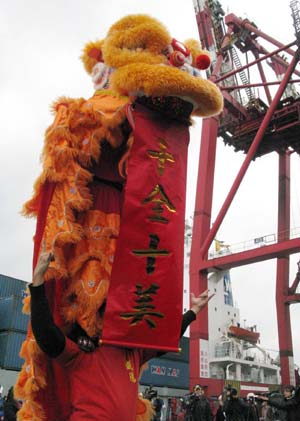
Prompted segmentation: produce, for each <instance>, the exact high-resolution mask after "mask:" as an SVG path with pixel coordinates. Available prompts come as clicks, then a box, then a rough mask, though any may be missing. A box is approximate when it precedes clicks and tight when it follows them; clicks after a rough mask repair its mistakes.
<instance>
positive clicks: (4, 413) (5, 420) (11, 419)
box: [0, 386, 22, 421]
mask: <svg viewBox="0 0 300 421" xmlns="http://www.w3.org/2000/svg"><path fill="white" fill-rule="evenodd" d="M21 405H22V404H21V402H19V401H17V400H16V399H15V398H14V388H13V386H12V387H11V388H10V389H9V390H8V393H7V395H6V396H4V397H2V392H0V421H16V420H17V412H18V411H19V409H20V408H21Z"/></svg>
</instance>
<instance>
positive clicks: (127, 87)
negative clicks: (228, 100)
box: [111, 63, 223, 117]
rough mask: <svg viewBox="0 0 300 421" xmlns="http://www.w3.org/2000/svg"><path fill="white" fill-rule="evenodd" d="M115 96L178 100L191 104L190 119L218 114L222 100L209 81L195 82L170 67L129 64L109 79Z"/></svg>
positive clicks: (198, 79) (193, 78)
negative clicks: (118, 94)
mask: <svg viewBox="0 0 300 421" xmlns="http://www.w3.org/2000/svg"><path fill="white" fill-rule="evenodd" d="M111 84H112V87H113V89H114V90H115V91H116V92H119V93H121V94H126V95H134V94H135V93H137V92H144V93H145V95H147V96H178V97H181V98H183V99H185V100H187V101H190V102H192V103H193V104H194V106H195V110H194V115H197V116H202V117H209V116H212V115H216V114H219V113H220V112H221V110H222V107H223V97H222V94H221V92H220V90H219V88H218V87H217V86H216V85H215V84H214V83H212V82H210V81H209V80H205V79H200V78H196V77H194V76H191V75H189V74H187V73H186V72H183V71H181V70H179V69H177V68H175V67H171V66H155V65H149V64H142V63H140V64H129V65H127V66H124V67H122V68H120V69H118V70H116V71H115V72H114V73H113V75H112V78H111Z"/></svg>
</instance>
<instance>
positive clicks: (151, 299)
mask: <svg viewBox="0 0 300 421" xmlns="http://www.w3.org/2000/svg"><path fill="white" fill-rule="evenodd" d="M133 119H134V127H133V135H134V142H133V146H132V148H131V150H130V158H129V165H128V177H127V182H126V187H125V194H124V203H123V208H122V221H121V228H120V234H119V238H118V243H117V249H116V254H115V258H114V265H113V269H112V275H111V280H110V289H109V294H108V299H107V307H106V310H105V318H104V328H103V335H102V340H103V343H107V344H114V345H117V346H125V347H133V348H138V347H143V348H154V349H160V350H163V351H176V350H178V340H179V336H180V326H181V317H182V287H183V247H184V219H185V192H186V165H187V147H188V143H189V131H188V126H186V125H185V124H182V123H178V122H176V121H174V122H173V121H172V124H170V121H169V120H163V119H162V118H161V116H160V115H159V114H157V113H155V112H153V111H150V110H149V109H147V108H145V107H143V106H142V105H139V104H136V107H135V109H134V111H133ZM158 153H160V154H161V155H160V156H158ZM164 154H168V159H165V158H164V157H165V155H164ZM156 186H158V188H159V190H158V193H157V194H156V193H155V194H154V196H153V195H152V196H150V195H151V193H152V192H153V191H154V189H155V188H156ZM161 188H162V189H163V191H164V193H165V195H166V196H167V200H165V196H164V195H163V194H162V193H161ZM149 198H150V200H149ZM161 199H162V201H161ZM169 202H171V204H172V206H173V208H172V207H171V210H170V206H168V203H169ZM157 206H158V207H160V210H159V211H155V208H156V209H157ZM153 215H155V216H156V217H157V216H158V217H159V218H164V219H163V220H160V219H159V218H156V217H155V220H154V219H153ZM153 239H154V243H155V241H156V246H153V242H152V244H151V241H152V240H153ZM151 247H152V249H151ZM149 248H150V249H151V250H154V251H155V253H156V252H160V251H161V250H165V251H166V252H167V255H156V256H155V257H154V258H153V257H150V258H148V257H147V256H145V255H142V256H141V255H138V253H137V252H136V251H138V252H139V251H140V250H145V249H149ZM150 253H152V251H151V252H150ZM149 288H151V292H150V293H143V291H146V290H148V289H149ZM141 291H142V292H141ZM142 293H143V297H142V295H141V294H142ZM144 299H145V301H144V302H142V301H143V300H144ZM139 300H142V301H139ZM147 300H148V301H147ZM141 303H142V304H141ZM143 305H144V307H143ZM148 305H149V306H148ZM145 308H146V310H144V309H145ZM146 313H147V314H146ZM136 317H139V318H140V319H139V320H138V321H136ZM170 320H172V323H170Z"/></svg>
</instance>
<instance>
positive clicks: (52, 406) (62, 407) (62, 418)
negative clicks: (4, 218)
mask: <svg viewBox="0 0 300 421" xmlns="http://www.w3.org/2000/svg"><path fill="white" fill-rule="evenodd" d="M104 150H105V151H106V148H104ZM106 155H107V154H105V153H104V158H105V156H106ZM101 165H102V160H101V162H100V166H99V168H98V169H97V167H96V166H95V167H94V168H93V172H94V173H96V175H97V176H99V177H101V178H103V179H108V180H111V181H114V182H124V180H123V179H120V178H119V177H118V169H117V164H114V163H113V162H111V163H110V164H107V165H106V167H105V169H104V168H102V170H101V171H100V167H101ZM105 171H106V172H107V174H106V172H105ZM105 174H106V176H105ZM54 189H55V183H49V182H46V183H45V184H44V185H43V187H42V191H41V194H40V199H39V201H40V203H39V209H38V216H37V224H36V233H35V237H34V256H33V269H34V268H35V265H36V262H37V259H38V255H39V252H40V247H41V242H42V238H43V233H44V228H45V224H46V218H47V214H48V209H49V205H50V203H51V200H52V196H53V192H54ZM90 191H91V193H92V195H93V198H94V203H93V206H92V209H99V210H103V211H104V212H115V213H120V208H121V205H122V192H120V191H118V190H117V189H116V188H114V187H111V186H109V185H105V184H103V183H101V182H98V181H94V182H92V183H91V185H90ZM71 249H72V246H71V247H69V249H68V250H67V249H66V250H65V252H66V254H68V253H71ZM66 287H67V285H66V282H65V281H64V282H63V281H62V280H60V281H59V282H56V281H55V280H50V281H48V282H46V283H45V288H46V295H47V299H48V303H49V307H50V309H51V312H52V315H53V319H54V322H55V323H56V324H57V325H58V326H62V325H63V322H62V320H61V312H60V311H59V308H60V302H61V298H62V297H63V295H64V294H63V291H64V289H65V288H66ZM45 362H46V370H47V375H46V378H47V386H46V388H45V389H44V390H40V391H39V395H38V401H39V402H40V403H41V404H42V406H43V409H44V412H45V416H46V420H47V421H52V420H55V421H66V420H68V419H69V416H70V413H71V405H70V402H71V400H70V391H69V378H68V372H67V371H66V369H65V368H64V367H63V366H61V365H60V364H58V363H57V362H56V361H54V360H52V359H50V358H48V357H46V356H45ZM135 399H136V397H135Z"/></svg>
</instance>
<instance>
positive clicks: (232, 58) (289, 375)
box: [190, 0, 300, 394]
mask: <svg viewBox="0 0 300 421" xmlns="http://www.w3.org/2000/svg"><path fill="white" fill-rule="evenodd" d="M194 7H195V13H196V18H197V24H198V28H199V35H200V39H201V43H202V46H203V47H205V48H206V49H208V50H209V51H210V53H211V55H212V66H211V68H210V69H209V72H208V77H209V78H210V79H211V80H212V81H214V82H215V83H217V84H218V86H219V87H220V88H221V89H222V91H223V95H224V104H225V105H224V111H223V113H222V114H221V116H219V117H213V118H208V119H204V120H203V123H202V137H201V146H200V157H199V169H198V181H197V190H196V202H195V212H194V223H193V232H192V245H191V255H190V288H191V290H192V291H195V292H196V293H197V292H200V291H202V290H204V289H206V288H207V276H208V272H209V271H217V270H222V269H230V268H234V267H238V266H242V265H247V264H250V263H255V262H260V261H263V260H268V259H274V258H276V259H277V276H276V278H277V279H276V307H277V322H278V336H279V349H280V365H281V378H282V383H283V384H291V383H293V381H294V362H293V345H292V335H291V322H290V305H291V304H293V303H297V302H300V294H297V293H296V290H297V287H298V284H299V281H300V270H299V271H298V273H297V276H296V279H295V281H294V282H293V283H292V285H289V260H290V255H291V254H293V253H297V252H299V251H300V238H299V236H298V237H297V238H292V236H291V235H290V155H291V153H294V152H296V153H300V137H299V130H300V95H297V93H296V90H295V86H296V85H294V84H295V83H297V82H300V71H298V70H297V68H296V66H297V64H298V62H299V46H300V12H299V10H300V8H299V4H298V1H297V0H293V1H292V2H291V4H290V7H291V11H292V18H293V25H294V30H295V39H294V41H292V42H291V43H289V44H288V45H284V44H283V43H281V42H279V41H277V40H276V39H274V38H273V37H271V36H269V35H267V34H266V33H264V32H262V31H261V30H259V29H258V28H257V26H256V25H255V24H254V23H253V22H250V21H249V20H248V19H244V20H243V19H241V18H239V17H237V16H235V15H234V14H228V15H226V16H225V13H224V11H223V9H222V6H221V4H220V3H219V1H217V0H194ZM291 27H292V23H291ZM266 43H267V45H270V46H271V47H270V48H271V52H270V51H268V50H267V49H266V47H265V46H264V45H265V44H266ZM282 53H284V55H285V56H286V57H288V58H285V57H283V56H282ZM248 54H249V57H250V58H251V60H252V61H251V60H250V59H249V57H248ZM251 54H252V56H251ZM241 57H243V59H245V57H246V59H247V60H246V64H245V65H242V63H241ZM244 61H245V60H244ZM266 66H268V73H270V68H271V69H272V70H273V72H272V74H274V80H272V81H270V82H268V80H267V72H266V69H267V67H266ZM250 71H251V72H252V71H253V72H254V73H253V72H252V73H250ZM250 74H255V78H256V80H258V82H256V83H250V77H249V76H250ZM276 85H278V86H276ZM270 86H272V88H270ZM273 86H275V87H277V91H276V92H275V94H274V95H272V92H271V91H272V90H274V87H273ZM254 87H255V88H256V89H255V90H254V89H253V88H254ZM257 91H258V92H259V95H257V94H255V92H257ZM261 91H262V92H261ZM218 137H221V138H222V140H223V141H224V142H225V144H229V145H231V146H232V147H233V148H234V151H243V152H244V153H245V159H244V161H243V163H242V165H241V167H240V170H239V172H238V174H237V176H236V178H235V180H234V182H233V184H232V187H231V189H230V190H229V192H228V195H227V197H226V199H225V201H224V203H223V205H222V207H221V209H220V211H219V213H218V215H217V217H216V219H215V221H214V223H213V225H211V210H212V198H213V183H214V171H215V156H216V143H217V138H218ZM274 151H275V152H277V154H278V159H279V177H278V235H277V242H276V243H275V244H270V245H265V246H264V247H257V248H252V249H251V250H246V251H242V252H238V253H231V254H227V255H225V256H220V257H217V256H216V257H215V258H209V257H208V256H209V254H208V250H209V247H210V245H211V244H212V242H213V240H214V238H215V237H216V234H217V232H218V229H219V228H220V225H221V223H222V221H223V219H224V217H225V215H226V213H227V211H228V209H229V207H230V205H231V203H232V201H233V199H234V197H235V194H236V192H237V190H238V188H239V186H240V184H241V181H242V180H243V177H244V176H245V174H246V172H247V170H248V167H249V165H250V164H251V162H252V160H254V159H255V158H257V157H263V156H264V155H266V154H269V153H271V152H274ZM261 159H263V158H261ZM208 333H209V332H208V312H207V311H206V313H205V314H204V315H203V317H201V318H199V319H198V320H197V321H196V322H195V323H193V324H192V326H191V332H190V383H191V385H194V384H195V383H200V384H202V385H204V386H207V387H208V390H209V393H210V394H219V393H221V391H222V388H223V385H224V380H217V379H211V378H203V376H202V377H201V375H200V374H201V369H200V361H199V360H200V358H199V356H200V355H201V346H202V343H203V342H202V341H207V340H208Z"/></svg>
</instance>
